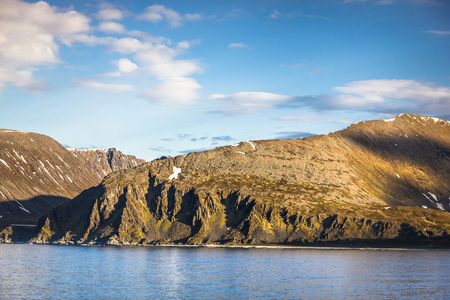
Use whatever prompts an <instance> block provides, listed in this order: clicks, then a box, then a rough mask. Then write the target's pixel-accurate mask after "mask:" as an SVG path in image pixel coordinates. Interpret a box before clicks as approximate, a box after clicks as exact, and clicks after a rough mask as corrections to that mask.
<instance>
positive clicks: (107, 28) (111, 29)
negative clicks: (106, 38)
mask: <svg viewBox="0 0 450 300" xmlns="http://www.w3.org/2000/svg"><path fill="white" fill-rule="evenodd" d="M98 30H99V31H103V32H107V33H123V32H125V27H124V26H123V25H122V24H120V23H117V22H103V23H101V24H100V25H99V26H98Z"/></svg>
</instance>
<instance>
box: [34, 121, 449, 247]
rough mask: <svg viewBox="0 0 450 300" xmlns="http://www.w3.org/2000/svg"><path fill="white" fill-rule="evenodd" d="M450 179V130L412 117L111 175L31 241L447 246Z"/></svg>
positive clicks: (57, 213) (47, 221)
mask: <svg viewBox="0 0 450 300" xmlns="http://www.w3.org/2000/svg"><path fill="white" fill-rule="evenodd" d="M449 174H450V122H448V121H445V120H440V119H435V118H429V117H422V116H417V115H406V114H405V115H400V116H398V117H396V118H395V119H392V120H386V121H368V122H361V123H358V124H354V125H352V126H350V127H349V128H347V129H345V130H343V131H340V132H336V133H332V134H329V135H323V136H313V137H308V138H304V139H293V140H271V141H252V142H242V143H240V144H238V145H234V146H226V147H220V148H216V149H213V150H210V151H204V152H198V153H190V154H188V155H186V156H184V155H183V156H177V157H174V158H170V157H169V158H166V159H160V160H155V161H152V162H150V163H146V164H143V165H140V166H138V167H136V168H133V169H129V170H124V171H120V172H115V173H112V174H110V175H108V176H107V177H106V178H105V179H104V180H103V181H102V183H101V184H100V185H98V186H96V187H93V188H91V189H88V190H86V191H84V192H83V193H81V194H80V195H79V196H77V197H76V198H74V199H73V200H72V201H70V202H68V203H67V204H65V205H63V206H60V207H58V208H56V209H54V210H53V211H52V212H51V213H50V214H48V215H47V216H45V217H44V218H42V219H41V220H40V221H39V224H38V228H37V231H36V233H35V237H34V238H33V239H32V242H35V243H62V244H121V245H129V244H174V243H175V244H178V243H181V244H262V243H273V244H302V245H304V244H316V243H321V244H323V243H343V244H346V243H350V244H352V243H357V242H359V243H363V244H365V245H367V244H374V245H392V244H395V245H396V244H398V245H404V244H405V243H407V244H408V243H411V244H414V245H422V246H423V245H428V246H429V245H438V246H446V247H448V246H449V245H450V244H449V236H448V233H449V232H450V213H449V212H448V211H449V208H450V206H449V201H450V199H449V197H450V180H448V178H449Z"/></svg>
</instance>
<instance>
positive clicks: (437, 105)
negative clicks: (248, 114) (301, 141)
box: [279, 79, 450, 115]
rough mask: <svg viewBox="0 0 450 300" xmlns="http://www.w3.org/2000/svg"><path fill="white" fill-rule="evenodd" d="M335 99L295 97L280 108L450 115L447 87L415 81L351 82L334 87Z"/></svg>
mask: <svg viewBox="0 0 450 300" xmlns="http://www.w3.org/2000/svg"><path fill="white" fill-rule="evenodd" d="M334 91H335V92H337V93H339V94H338V95H320V96H303V97H296V98H294V99H293V101H289V102H285V103H280V104H279V107H290V106H297V105H298V106H304V107H310V108H314V109H317V110H320V111H329V110H354V111H370V112H377V113H387V114H395V113H402V112H409V113H419V114H432V115H439V114H442V112H443V111H445V112H447V111H450V87H439V86H436V85H435V84H433V83H429V82H418V81H414V80H398V79H392V80H389V79H379V80H365V81H354V82H350V83H348V84H346V85H344V86H340V87H335V88H334Z"/></svg>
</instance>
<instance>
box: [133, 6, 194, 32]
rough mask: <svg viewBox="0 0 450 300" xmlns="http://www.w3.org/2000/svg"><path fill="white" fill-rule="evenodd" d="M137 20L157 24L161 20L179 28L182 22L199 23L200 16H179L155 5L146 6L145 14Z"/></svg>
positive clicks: (171, 10) (168, 9)
mask: <svg viewBox="0 0 450 300" xmlns="http://www.w3.org/2000/svg"><path fill="white" fill-rule="evenodd" d="M138 19H139V20H145V21H150V22H153V23H158V22H160V21H162V20H166V21H167V23H169V24H170V26H172V27H180V26H181V25H182V24H183V21H185V20H186V21H199V20H201V19H203V18H202V16H201V15H200V14H198V13H196V14H185V15H184V16H183V15H180V14H179V13H178V12H176V11H174V10H173V9H171V8H168V7H165V6H164V5H160V4H155V5H151V6H148V7H147V8H146V9H145V12H144V13H143V14H141V15H139V16H138Z"/></svg>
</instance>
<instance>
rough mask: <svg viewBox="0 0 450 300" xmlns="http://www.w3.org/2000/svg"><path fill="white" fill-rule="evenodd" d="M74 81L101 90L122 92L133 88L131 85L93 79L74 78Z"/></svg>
mask: <svg viewBox="0 0 450 300" xmlns="http://www.w3.org/2000/svg"><path fill="white" fill-rule="evenodd" d="M74 81H75V82H76V83H77V84H78V85H80V86H85V87H88V88H91V89H94V90H99V91H102V92H110V93H122V92H126V91H132V90H133V87H132V86H131V85H128V84H109V83H103V82H98V81H95V80H80V79H74Z"/></svg>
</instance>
